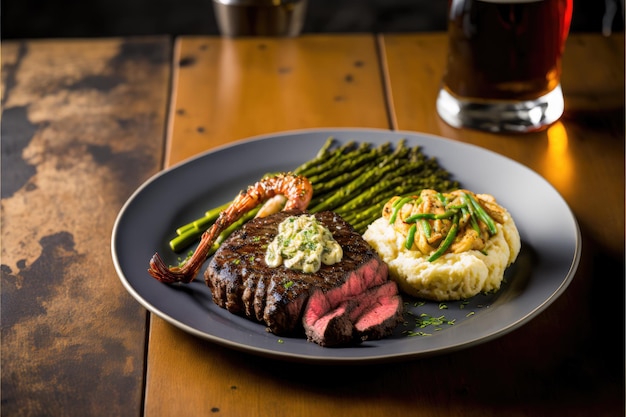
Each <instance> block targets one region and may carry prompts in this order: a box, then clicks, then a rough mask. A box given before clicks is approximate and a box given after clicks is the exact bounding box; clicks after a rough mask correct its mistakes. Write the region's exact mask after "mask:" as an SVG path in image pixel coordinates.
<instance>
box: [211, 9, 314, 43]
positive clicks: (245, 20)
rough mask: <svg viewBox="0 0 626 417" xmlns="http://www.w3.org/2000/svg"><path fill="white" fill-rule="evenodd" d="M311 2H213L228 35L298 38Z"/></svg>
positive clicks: (222, 28) (220, 24) (218, 21)
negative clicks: (308, 4) (307, 4)
mask: <svg viewBox="0 0 626 417" xmlns="http://www.w3.org/2000/svg"><path fill="white" fill-rule="evenodd" d="M306 2H307V0H213V10H214V11H215V17H216V19H217V24H218V27H219V29H220V33H221V34H222V35H224V36H230V37H236V36H297V35H299V34H300V32H301V31H302V26H303V24H304V17H305V12H306Z"/></svg>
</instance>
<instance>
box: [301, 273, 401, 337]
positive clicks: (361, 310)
mask: <svg viewBox="0 0 626 417" xmlns="http://www.w3.org/2000/svg"><path fill="white" fill-rule="evenodd" d="M338 294H340V291H336V290H333V291H329V292H324V291H321V290H318V291H316V292H314V293H313V294H312V295H311V296H310V297H309V301H308V303H307V307H306V309H305V312H304V317H303V320H302V322H303V325H304V330H305V333H306V336H307V338H308V339H309V340H311V341H313V342H315V343H318V344H320V345H323V346H332V345H335V344H344V343H348V342H351V341H363V340H367V339H382V338H383V337H386V336H389V335H390V334H391V333H392V332H393V329H395V327H396V326H397V325H398V324H399V323H400V322H401V321H402V320H403V316H402V313H403V304H402V297H401V296H400V295H399V294H398V288H397V286H396V283H395V282H393V281H387V282H386V283H384V284H381V285H378V286H376V287H372V288H369V289H367V290H366V291H364V292H363V293H360V294H358V295H357V296H353V297H350V298H347V299H346V298H345V297H340V296H338Z"/></svg>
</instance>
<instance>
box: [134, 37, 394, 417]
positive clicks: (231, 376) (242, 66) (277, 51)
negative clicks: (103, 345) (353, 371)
mask: <svg viewBox="0 0 626 417" xmlns="http://www.w3.org/2000/svg"><path fill="white" fill-rule="evenodd" d="M175 62H176V63H177V64H178V68H177V69H176V71H175V73H176V75H177V76H176V81H177V84H176V87H175V96H174V97H173V100H175V104H174V108H173V111H172V121H171V122H172V127H171V137H170V140H171V144H170V148H169V153H168V158H167V163H168V164H173V163H176V162H178V161H180V160H183V159H185V158H187V157H189V156H192V155H195V154H196V153H198V152H201V151H204V150H206V149H208V148H211V147H215V146H218V145H221V144H225V143H228V142H232V141H234V140H238V139H242V138H245V137H249V136H253V135H259V134H265V133H270V132H276V131H283V130H291V129H299V128H313V127H341V126H348V127H350V126H365V127H377V128H388V127H389V125H388V119H387V109H386V104H385V97H384V91H383V89H382V83H381V73H380V66H379V61H378V55H377V50H376V41H375V38H374V37H373V36H368V35H342V36H324V35H322V36H302V37H300V38H297V39H262V38H259V39H257V38H250V39H238V40H230V39H220V38H210V37H201V38H187V37H185V38H182V39H181V40H180V41H179V44H178V46H177V48H176V55H175ZM364 103H365V105H364ZM150 329H151V331H150V343H149V354H148V378H147V385H146V406H145V407H146V415H148V416H181V415H191V414H200V415H202V414H208V413H210V412H217V410H219V411H220V413H219V415H221V416H239V415H246V416H265V415H268V416H270V415H271V416H294V415H298V416H307V415H310V416H319V415H324V413H322V414H319V412H318V411H319V410H324V409H329V410H332V409H334V408H335V407H336V406H337V405H338V404H341V403H342V401H343V399H342V398H341V397H340V396H335V395H333V396H331V397H325V394H324V393H322V394H317V395H316V394H315V391H316V390H317V389H320V388H317V382H315V381H309V382H308V383H306V382H304V383H300V384H294V381H293V380H290V379H289V378H292V377H293V376H289V374H290V371H289V366H287V367H286V366H285V364H283V363H280V362H273V361H267V360H263V359H259V358H256V357H254V358H253V357H249V356H248V355H242V354H241V353H239V352H232V351H230V350H226V349H223V348H220V347H219V346H216V345H214V344H211V343H207V342H204V341H202V340H199V339H197V338H195V337H193V336H190V335H188V334H186V333H184V332H181V331H180V330H178V329H175V328H173V327H172V326H171V325H169V324H167V323H165V322H164V321H163V320H161V319H158V318H156V317H153V318H152V321H151V327H150ZM242 361H245V362H246V365H244V366H242V364H241V362H242ZM277 373H280V374H281V375H282V376H278V377H277V375H276V374H277ZM285 378H287V379H285ZM334 384H335V385H334V386H335V387H336V384H337V382H336V381H335V383H334ZM322 389H324V392H327V391H328V389H327V388H326V389H325V388H323V387H322ZM181 393H183V394H181ZM318 402H319V403H321V405H320V404H318ZM381 410H384V406H383V404H382V403H378V402H377V401H374V399H372V401H371V402H362V403H361V404H360V405H354V408H353V409H351V410H349V411H348V410H346V413H345V414H343V415H345V417H349V416H356V415H360V416H368V415H375V414H373V413H376V412H380V411H381Z"/></svg>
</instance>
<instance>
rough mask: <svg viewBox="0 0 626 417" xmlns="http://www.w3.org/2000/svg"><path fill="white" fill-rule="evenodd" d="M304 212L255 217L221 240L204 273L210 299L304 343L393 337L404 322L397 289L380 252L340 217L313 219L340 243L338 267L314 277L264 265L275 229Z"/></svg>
mask: <svg viewBox="0 0 626 417" xmlns="http://www.w3.org/2000/svg"><path fill="white" fill-rule="evenodd" d="M302 214H305V213H300V212H298V213H296V212H285V211H282V212H279V213H276V214H273V215H271V216H267V217H264V218H256V219H253V220H251V221H250V222H248V223H247V224H246V225H245V226H244V227H242V228H241V229H239V230H238V231H237V232H235V233H233V234H232V235H231V236H230V237H229V238H228V239H227V240H226V241H225V242H223V243H222V245H221V246H220V248H219V249H218V251H217V252H216V253H215V255H214V256H213V258H212V259H211V261H210V263H209V266H208V268H207V271H206V273H205V279H206V283H207V285H208V286H209V288H210V289H211V292H212V296H213V301H214V302H215V303H216V304H217V305H219V306H220V307H223V308H225V309H227V310H228V311H230V312H231V313H234V314H238V315H241V316H244V317H247V318H249V319H252V320H255V321H258V322H261V323H265V324H266V325H267V327H268V329H269V330H270V331H271V332H273V333H275V334H277V335H289V334H295V333H298V332H300V333H301V332H302V331H303V330H305V334H306V336H307V338H308V339H309V340H311V341H313V342H316V343H318V344H320V345H325V346H333V345H340V344H346V343H352V342H355V341H357V342H358V341H360V340H365V339H368V338H369V339H378V338H382V337H384V336H387V335H388V334H390V333H391V331H392V330H393V328H394V327H395V326H396V325H397V324H398V323H399V321H400V320H401V318H402V301H401V299H400V296H399V295H398V290H397V287H396V284H395V283H394V282H393V281H389V278H388V274H387V265H386V264H385V263H384V262H383V261H382V260H381V259H380V257H379V256H378V254H377V253H376V252H375V251H374V250H373V249H372V247H371V246H370V245H369V244H368V243H367V242H365V240H363V238H362V237H361V236H360V235H359V234H358V233H357V232H355V231H354V229H353V228H352V227H351V226H350V225H349V224H348V223H347V222H345V221H344V220H343V219H342V218H341V217H340V216H338V215H337V214H335V213H332V212H323V213H317V214H315V217H316V218H317V219H318V220H319V221H320V222H321V223H322V224H323V225H324V226H326V227H327V228H328V229H329V230H330V231H331V233H332V234H333V237H334V239H335V240H336V241H337V243H339V244H340V245H341V247H342V249H343V258H342V260H341V261H340V262H338V263H336V264H334V265H324V264H322V266H321V268H320V269H319V270H318V271H317V272H316V273H305V272H302V271H298V270H293V269H288V268H285V267H284V266H283V265H281V266H279V267H276V268H270V267H268V266H267V264H266V263H265V251H266V248H267V245H268V244H269V243H270V242H271V241H272V240H273V239H274V237H275V236H276V235H277V233H278V225H279V224H280V223H281V222H282V221H283V220H284V219H286V218H287V217H289V216H292V215H302Z"/></svg>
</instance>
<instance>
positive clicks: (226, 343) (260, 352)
mask: <svg viewBox="0 0 626 417" xmlns="http://www.w3.org/2000/svg"><path fill="white" fill-rule="evenodd" d="M354 132H357V133H358V134H363V133H374V134H393V135H396V136H399V137H400V136H402V135H410V136H418V137H426V138H429V139H431V140H437V141H445V142H448V143H450V144H452V145H453V146H460V147H470V148H474V149H477V150H479V151H480V152H486V153H488V154H491V155H492V156H495V157H497V158H501V159H504V160H506V162H507V163H509V164H514V165H516V166H517V167H518V168H521V169H523V170H526V171H528V172H529V173H530V174H531V175H535V176H538V177H539V178H540V179H541V180H542V181H543V182H544V184H545V185H546V186H547V187H549V188H550V189H551V191H552V192H553V193H554V194H555V195H556V196H558V197H559V198H560V199H561V200H562V202H563V204H564V205H565V207H566V208H567V210H568V213H569V219H570V220H571V221H572V223H573V226H574V232H575V233H574V235H575V242H574V253H573V254H572V255H573V257H572V261H571V264H570V265H569V268H568V271H567V274H566V275H565V276H564V277H563V279H562V280H561V282H560V283H559V285H558V287H557V288H556V289H555V290H554V291H553V292H552V293H551V294H550V296H549V297H548V298H546V299H545V300H542V302H541V303H540V304H538V305H537V306H535V307H534V308H533V309H531V310H530V311H529V312H528V313H526V314H525V315H523V316H521V317H518V318H517V319H516V320H514V321H513V322H511V323H509V324H508V325H506V326H504V327H502V328H500V329H499V330H498V331H494V332H492V333H490V334H488V335H486V336H482V337H475V338H471V339H468V340H466V341H464V342H462V343H457V344H454V345H452V346H447V347H444V348H432V349H428V350H422V351H419V352H408V353H407V352H400V353H389V354H383V355H372V356H358V357H343V356H324V355H319V356H318V355H306V354H298V353H292V352H285V351H276V350H271V349H266V348H262V347H256V346H251V345H242V344H240V343H238V342H234V341H230V340H227V339H224V338H222V337H218V336H215V335H212V334H208V333H206V332H204V331H201V330H198V329H196V328H194V327H192V326H190V325H188V324H186V323H183V322H181V321H180V320H177V319H175V318H173V317H170V316H169V315H168V314H167V313H165V312H163V311H161V310H159V309H158V308H157V307H155V306H154V305H152V304H151V303H150V302H149V301H148V300H146V299H145V298H144V296H143V295H142V294H140V293H139V292H138V291H137V290H136V289H135V288H134V287H133V286H132V285H131V282H130V281H129V279H128V278H127V277H126V275H125V273H124V271H123V269H122V266H121V264H120V259H119V258H118V255H117V253H116V250H115V249H116V237H117V235H118V232H119V229H120V224H121V222H122V220H123V217H124V214H125V213H126V211H127V210H128V207H129V206H130V205H131V204H132V203H133V202H134V201H135V199H136V198H137V197H138V196H139V195H141V194H142V192H143V191H144V190H145V189H146V188H147V187H149V186H150V185H151V184H152V183H154V182H156V181H157V180H158V179H159V178H161V177H163V176H166V175H168V174H169V173H170V172H171V171H174V170H177V169H179V168H181V167H184V166H186V165H188V164H190V163H192V162H194V161H197V160H200V159H203V158H206V157H208V156H209V155H212V154H215V153H219V152H222V151H224V150H227V149H230V148H235V147H239V146H244V145H246V144H248V143H252V142H257V141H263V140H271V139H275V138H279V137H285V136H297V135H306V134H323V133H327V134H328V133H335V134H336V133H354ZM398 139H399V138H398ZM429 156H431V155H429ZM434 156H436V155H434ZM450 171H451V172H452V173H453V174H454V172H453V171H452V170H450ZM110 250H111V256H112V260H113V264H114V267H115V270H116V273H117V275H118V278H119V279H120V281H121V283H122V285H123V287H124V288H125V289H126V291H128V293H129V294H130V295H131V296H132V297H133V298H134V299H135V300H136V301H137V302H139V304H141V305H142V306H143V307H144V308H145V309H146V310H147V311H148V312H150V313H152V314H155V315H156V316H157V317H159V318H161V319H163V320H164V321H166V322H168V323H169V324H171V325H173V326H175V327H177V328H178V329H180V330H182V331H184V332H186V333H189V334H191V335H193V336H195V337H198V338H200V339H203V340H208V341H210V342H213V343H216V344H218V345H221V346H223V347H226V348H230V349H233V350H237V351H240V352H244V353H249V354H254V355H257V356H262V357H267V358H273V359H280V360H286V361H297V362H301V363H303V362H309V363H329V364H357V363H358V364H363V363H380V362H392V361H404V360H410V359H415V358H417V357H427V356H433V355H439V354H445V353H450V352H454V351H458V350H462V349H467V348H469V347H472V346H477V345H479V344H483V343H486V342H488V341H491V340H494V339H497V338H499V337H502V336H504V335H506V334H508V333H510V332H511V331H513V330H516V329H518V328H519V327H522V326H523V325H525V324H527V323H528V322H529V321H530V320H532V319H534V318H535V317H537V316H538V315H539V314H540V313H541V312H543V311H544V310H545V309H546V308H548V307H549V306H550V305H551V304H552V303H553V302H554V301H555V300H556V299H558V298H559V297H560V296H561V295H562V294H563V293H564V292H565V290H566V289H567V288H568V287H569V285H570V284H571V282H572V280H573V279H574V276H575V274H576V271H577V268H578V265H579V262H580V258H581V253H582V237H581V230H580V225H579V224H578V220H577V219H576V216H575V214H574V213H573V211H572V209H571V207H570V206H569V204H568V203H567V201H566V200H565V199H564V198H563V196H562V195H561V193H560V192H559V191H558V190H557V189H556V187H554V186H553V185H552V184H551V183H550V182H549V181H548V180H547V179H546V178H545V177H544V176H542V175H541V174H539V173H538V172H536V171H534V170H532V169H531V168H529V167H528V166H526V165H524V164H523V163H521V162H518V161H516V160H514V159H512V158H510V157H508V156H505V155H502V154H500V153H498V152H495V151H493V150H491V149H487V148H484V147H481V146H479V145H475V144H471V143H466V142H462V141H458V140H453V139H450V138H446V137H443V136H439V135H435V134H430V133H423V132H416V131H409V130H395V129H383V128H369V127H324V128H305V129H291V130H285V131H277V132H272V133H264V134H259V135H254V136H250V137H246V138H242V139H237V140H235V141H232V142H229V143H226V144H221V145H218V146H216V147H213V148H211V149H207V150H205V151H202V152H200V153H198V154H195V155H193V156H190V157H188V158H185V159H183V160H181V161H179V162H177V163H175V164H173V165H171V166H169V167H166V168H164V169H161V170H160V171H158V172H156V173H154V174H153V175H151V176H150V177H149V178H148V179H146V180H145V181H144V182H143V183H141V184H140V185H139V187H137V188H136V189H135V191H134V192H133V193H131V195H130V196H129V197H128V198H127V200H126V201H125V202H124V204H123V205H122V207H121V208H120V210H119V212H118V214H117V216H116V218H115V221H114V224H113V228H112V231H111V245H110ZM260 325H262V324H260ZM323 349H328V348H323Z"/></svg>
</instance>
